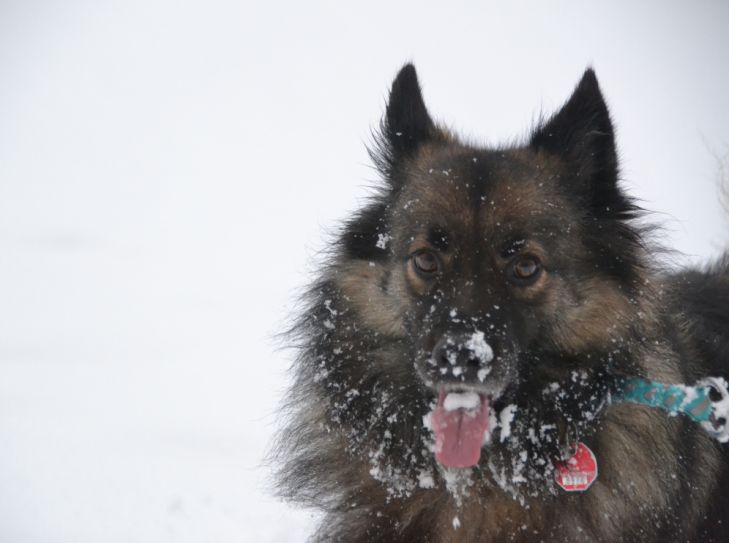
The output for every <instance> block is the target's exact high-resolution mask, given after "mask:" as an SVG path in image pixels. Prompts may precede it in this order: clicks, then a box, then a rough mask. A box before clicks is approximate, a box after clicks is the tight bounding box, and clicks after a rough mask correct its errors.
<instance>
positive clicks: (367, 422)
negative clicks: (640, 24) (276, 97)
mask: <svg viewBox="0 0 729 543" xmlns="http://www.w3.org/2000/svg"><path fill="white" fill-rule="evenodd" d="M372 154H373V158H374V161H375V163H376V165H377V166H378V168H379V170H380V172H381V173H382V176H383V178H384V181H385V183H384V184H383V186H382V188H381V189H380V190H379V191H378V192H377V193H376V194H375V195H374V196H373V197H372V199H371V202H370V203H369V205H367V206H366V207H365V208H364V209H362V210H361V211H360V212H359V213H357V214H356V215H355V216H354V217H352V218H351V219H350V220H348V221H347V222H346V224H345V225H344V227H343V229H342V232H341V235H340V236H339V237H338V239H337V241H336V244H335V246H334V249H333V253H332V257H331V259H330V261H329V262H328V264H327V265H326V266H325V268H324V269H323V270H322V273H321V275H320V277H319V278H318V280H317V282H316V283H315V284H314V286H313V288H311V290H310V292H309V293H308V298H307V305H306V307H305V309H304V310H303V311H302V313H301V318H300V320H299V322H298V325H297V326H296V327H295V329H294V331H293V333H292V337H293V339H294V343H295V344H296V346H297V348H298V349H299V356H298V358H297V360H296V363H295V367H294V372H295V381H294V383H293V386H292V388H291V391H290V394H289V395H287V398H286V406H285V411H286V414H287V416H288V417H289V423H288V425H287V427H286V428H285V430H284V431H283V433H282V434H281V436H280V438H279V441H278V445H277V454H278V456H277V458H276V461H277V462H279V465H280V470H279V472H278V481H279V490H280V494H281V495H282V496H284V497H285V498H287V499H291V500H293V501H296V502H299V503H302V504H305V505H308V506H314V507H317V508H319V509H321V510H323V511H324V512H325V516H324V518H323V521H322V522H321V525H320V527H319V529H318V531H317V533H316V534H315V535H314V536H313V539H314V540H316V541H346V542H364V541H387V542H396V541H413V542H416V541H417V542H426V541H432V542H436V541H438V542H440V541H443V542H449V541H453V542H455V541H458V542H468V541H483V542H489V541H494V542H495V541H560V542H562V541H574V542H578V541H579V542H582V541H605V542H614V541H667V540H672V541H702V542H706V541H727V540H729V517H727V516H726V515H727V514H728V513H729V470H728V469H727V459H728V458H729V457H728V455H727V451H729V445H726V446H721V445H720V444H718V443H717V442H715V441H714V440H712V439H711V438H710V437H709V436H708V435H707V434H706V433H705V432H704V431H703V430H702V429H701V428H700V427H699V426H698V425H697V424H696V423H693V422H690V421H689V420H688V419H687V418H686V417H684V416H674V417H670V416H668V415H667V414H666V413H665V412H663V411H659V410H656V409H651V408H648V407H643V406H638V405H635V404H613V405H609V402H608V396H609V393H610V387H611V385H610V383H612V382H613V381H612V380H613V379H614V378H615V377H616V376H624V375H627V376H641V377H646V378H650V379H654V380H657V381H661V382H666V383H688V384H690V383H694V382H695V381H697V380H698V379H700V378H702V377H705V376H710V375H711V376H726V375H727V371H726V370H727V367H726V364H727V362H729V255H725V256H724V257H723V258H722V259H720V260H719V261H718V262H716V263H715V264H713V265H712V266H710V267H708V268H707V269H706V270H704V271H696V270H689V271H683V272H681V273H662V272H661V271H660V267H659V266H658V264H657V262H658V260H659V259H658V258H657V257H656V256H655V254H654V253H653V252H652V251H651V249H650V247H649V244H648V243H647V242H646V241H645V238H646V236H645V233H646V232H645V228H644V227H640V226H639V225H638V223H639V222H641V221H639V220H638V219H640V217H641V210H640V209H639V208H638V207H637V206H636V205H635V204H634V202H633V201H632V200H631V199H630V198H629V197H628V196H626V194H625V192H624V191H623V190H622V188H621V187H620V184H619V181H618V180H619V173H618V164H617V155H616V150H615V143H614V135H613V127H612V123H611V120H610V116H609V113H608V110H607V107H606V105H605V102H604V100H603V97H602V94H601V92H600V90H599V87H598V83H597V80H596V78H595V74H594V73H593V71H592V70H587V71H586V72H585V74H584V76H583V78H582V80H581V81H580V83H579V85H578V86H577V88H576V89H575V91H574V94H573V95H572V97H571V98H570V99H569V100H568V101H567V102H566V104H565V105H564V106H563V107H562V108H561V109H560V110H559V111H558V112H557V113H556V114H555V115H554V116H552V117H551V118H549V119H548V120H546V121H544V122H542V123H540V125H539V126H538V127H537V128H536V129H535V130H534V131H533V132H532V134H531V135H530V137H529V139H528V141H527V142H526V143H525V144H524V145H520V146H507V147H501V148H496V149H486V148H482V147H478V146H474V145H471V144H469V143H465V142H463V141H461V140H459V139H458V138H457V137H456V136H455V135H453V134H452V133H450V132H449V131H448V130H446V129H445V128H443V127H440V126H437V125H436V124H435V123H434V122H433V121H432V120H431V117H430V115H429V113H428V111H427V109H426V107H425V105H424V102H423V99H422V95H421V92H420V87H419V84H418V80H417V77H416V73H415V70H414V68H413V67H412V66H411V65H406V66H405V67H404V68H403V69H402V70H401V71H400V73H399V74H398V76H397V78H396V79H395V81H394V83H393V86H392V90H391V92H390V97H389V102H388V106H387V111H386V115H385V118H384V120H383V122H382V127H381V131H380V134H379V136H378V138H377V145H376V146H375V150H374V151H373V153H372ZM423 250H425V251H427V252H428V254H429V255H435V257H434V258H436V260H437V262H438V265H439V268H438V272H437V274H436V275H434V276H432V277H423V275H422V274H421V273H419V272H418V270H416V269H414V266H415V265H414V264H413V262H414V260H413V255H414V254H418V252H419V251H423ZM524 254H530V255H536V257H537V258H538V260H539V261H540V262H541V268H540V273H539V275H538V277H537V279H536V280H535V281H534V282H531V283H528V284H520V283H518V282H515V281H513V280H511V279H509V277H511V276H510V275H509V274H513V267H512V266H513V264H512V262H513V259H514V258H519V256H518V255H524ZM514 255H517V256H516V257H515V256H514ZM512 279H513V277H512ZM477 330H483V331H486V336H485V337H486V340H487V341H488V343H489V345H491V346H492V347H493V350H494V353H495V355H496V356H495V359H494V361H493V362H492V363H491V367H490V369H491V370H493V371H491V373H489V375H488V377H487V378H486V381H485V382H484V383H483V384H482V385H481V386H482V388H483V390H487V392H488V393H489V394H490V395H491V396H492V411H493V412H494V413H498V412H499V410H500V409H503V408H504V406H505V405H507V404H514V405H516V406H517V409H516V412H515V418H514V420H513V422H512V424H511V425H510V433H509V435H508V436H507V435H506V434H505V432H504V433H503V434H502V435H500V432H501V430H500V428H499V427H497V428H495V429H494V430H493V431H494V434H493V436H492V439H491V443H490V444H489V445H487V446H485V447H484V449H483V450H482V454H481V460H480V462H479V464H478V465H477V466H475V467H473V468H467V469H454V468H444V467H442V466H440V465H439V464H438V463H437V462H436V461H435V459H434V456H433V436H432V434H431V432H430V430H429V429H428V428H427V424H424V422H423V421H424V416H426V415H427V414H428V413H429V412H430V411H431V409H432V407H433V403H434V399H435V397H436V395H437V388H438V386H439V385H438V383H437V382H434V380H433V379H431V377H430V376H429V374H428V371H429V370H428V363H429V361H431V360H432V356H433V355H432V353H433V350H434V348H436V346H437V344H438V342H439V341H441V340H442V339H443V338H444V337H451V336H450V335H453V334H456V333H458V332H464V331H465V332H466V333H471V332H473V331H477ZM436 381H437V379H436ZM575 439H579V440H580V441H582V442H584V443H586V444H588V445H589V446H590V448H591V449H592V450H593V451H594V453H595V455H596V457H597V462H598V465H599V477H598V479H597V481H596V482H595V483H594V484H593V485H592V487H591V488H590V489H589V490H587V491H586V492H583V493H567V492H564V491H562V490H561V489H559V488H557V487H556V486H555V484H554V482H553V481H554V472H553V470H554V461H555V460H557V459H560V458H565V446H566V444H568V443H570V442H574V440H575Z"/></svg>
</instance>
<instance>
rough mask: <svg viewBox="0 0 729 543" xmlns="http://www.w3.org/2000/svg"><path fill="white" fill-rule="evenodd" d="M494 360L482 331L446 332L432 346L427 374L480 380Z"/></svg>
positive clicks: (457, 379)
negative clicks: (428, 372)
mask: <svg viewBox="0 0 729 543" xmlns="http://www.w3.org/2000/svg"><path fill="white" fill-rule="evenodd" d="M493 359H494V352H493V350H492V349H491V346H490V345H489V344H488V343H487V342H486V339H485V338H484V334H483V332H474V333H460V334H446V335H445V336H443V337H442V338H441V339H440V341H438V343H436V345H435V347H434V348H433V354H432V356H431V359H430V364H429V365H430V373H431V375H432V376H433V378H434V379H435V380H437V381H456V382H464V383H467V382H483V381H484V379H485V378H486V376H487V375H488V373H489V371H490V369H491V361H492V360H493Z"/></svg>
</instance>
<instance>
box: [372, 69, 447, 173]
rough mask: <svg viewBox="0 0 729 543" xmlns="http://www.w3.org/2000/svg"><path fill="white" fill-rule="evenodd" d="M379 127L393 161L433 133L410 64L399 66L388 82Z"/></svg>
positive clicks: (416, 146) (418, 85)
mask: <svg viewBox="0 0 729 543" xmlns="http://www.w3.org/2000/svg"><path fill="white" fill-rule="evenodd" d="M382 128H383V136H384V137H385V138H386V140H387V145H388V146H389V149H390V154H391V157H392V159H393V161H394V162H397V161H398V160H399V159H400V158H403V157H405V156H407V155H410V154H412V153H413V152H414V151H415V150H416V149H417V148H418V146H420V145H421V144H422V143H423V142H425V141H427V140H429V139H430V138H431V137H433V135H434V134H435V125H434V124H433V121H432V119H431V118H430V115H429V114H428V110H427V109H426V107H425V102H423V95H422V93H421V92H420V84H419V83H418V75H417V74H416V73H415V67H414V66H413V65H412V64H406V65H405V66H403V67H402V69H401V70H400V72H399V73H398V74H397V77H395V81H393V83H392V89H391V90H390V98H389V100H388V101H387V112H386V113H385V119H384V120H383V127H382Z"/></svg>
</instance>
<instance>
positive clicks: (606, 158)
mask: <svg viewBox="0 0 729 543" xmlns="http://www.w3.org/2000/svg"><path fill="white" fill-rule="evenodd" d="M530 146H531V147H532V148H533V149H535V150H542V151H546V152H547V153H550V154H553V155H557V156H559V157H560V158H562V159H563V160H564V161H565V162H566V163H567V165H568V168H569V170H570V175H569V178H570V179H569V181H568V182H570V183H571V186H569V187H568V189H569V190H572V191H576V192H579V193H582V195H583V196H584V197H586V199H587V203H588V205H590V206H591V207H592V208H593V210H594V211H595V212H597V213H598V214H599V215H602V214H603V213H604V212H605V211H607V212H610V211H612V212H618V213H620V212H624V211H627V209H626V208H625V206H629V204H628V202H627V199H626V198H625V197H624V196H623V195H622V193H621V192H620V190H619V188H618V159H617V153H616V151H615V133H614V131H613V125H612V122H611V121H610V114H609V112H608V108H607V105H606V104H605V100H604V99H603V97H602V93H601V92H600V87H599V86H598V83H597V78H596V77H595V72H594V71H593V70H592V69H588V70H587V71H585V74H584V75H583V76H582V79H581V80H580V82H579V84H578V85H577V88H576V89H575V91H574V92H573V93H572V96H571V97H570V99H569V100H567V103H566V104H565V105H564V106H562V109H560V110H559V111H558V112H557V113H556V114H555V115H554V116H553V117H552V118H551V119H549V120H548V121H547V122H546V123H544V124H543V125H542V126H540V127H539V128H538V129H537V130H536V131H535V132H534V134H533V135H532V137H531V142H530Z"/></svg>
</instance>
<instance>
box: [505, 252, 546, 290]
mask: <svg viewBox="0 0 729 543" xmlns="http://www.w3.org/2000/svg"><path fill="white" fill-rule="evenodd" d="M541 270H542V265H541V263H540V262H539V259H538V258H537V257H535V256H531V255H524V256H520V257H519V258H517V259H516V260H514V262H513V263H512V264H511V268H510V271H511V273H510V274H509V276H510V279H511V282H512V283H516V284H517V285H528V284H530V283H532V282H533V281H534V280H536V278H537V277H539V272H540V271H541Z"/></svg>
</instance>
